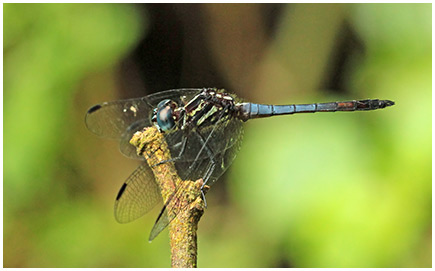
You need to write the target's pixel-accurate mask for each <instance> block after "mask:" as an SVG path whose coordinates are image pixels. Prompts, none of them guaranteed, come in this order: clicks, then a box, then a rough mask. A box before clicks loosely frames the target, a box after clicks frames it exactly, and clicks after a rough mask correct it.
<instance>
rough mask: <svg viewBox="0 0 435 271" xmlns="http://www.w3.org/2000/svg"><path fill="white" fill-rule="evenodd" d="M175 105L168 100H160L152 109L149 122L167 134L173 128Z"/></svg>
mask: <svg viewBox="0 0 435 271" xmlns="http://www.w3.org/2000/svg"><path fill="white" fill-rule="evenodd" d="M176 108H177V104H176V103H175V102H174V101H172V100H169V99H165V100H162V101H161V102H160V103H159V104H158V105H157V107H156V108H155V109H154V113H153V117H152V118H151V121H152V122H153V123H154V125H156V126H157V127H158V128H159V130H160V131H161V132H168V131H170V130H172V129H173V128H174V127H175V121H176V116H175V114H174V112H175V109H176Z"/></svg>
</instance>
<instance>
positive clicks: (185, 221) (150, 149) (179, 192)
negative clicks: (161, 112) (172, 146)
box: [130, 127, 205, 267]
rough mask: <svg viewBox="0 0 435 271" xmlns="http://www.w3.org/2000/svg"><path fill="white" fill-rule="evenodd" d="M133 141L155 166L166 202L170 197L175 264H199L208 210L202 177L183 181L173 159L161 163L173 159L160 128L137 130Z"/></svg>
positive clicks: (173, 263)
mask: <svg viewBox="0 0 435 271" xmlns="http://www.w3.org/2000/svg"><path fill="white" fill-rule="evenodd" d="M130 143H131V144H133V145H134V146H135V147H136V149H137V153H138V154H139V155H141V156H143V157H145V159H146V161H147V163H148V165H149V166H150V168H151V169H152V171H153V173H154V176H155V179H156V182H157V184H158V185H159V187H160V191H161V194H162V198H163V202H165V203H167V202H168V200H169V199H170V201H169V204H168V205H167V206H166V211H167V215H168V219H169V221H170V220H171V219H172V218H174V220H173V221H172V222H171V223H170V224H169V237H170V245H171V255H172V256H171V263H172V267H196V265H197V229H198V222H199V220H200V218H201V216H202V214H203V213H204V209H205V205H204V201H203V200H202V197H201V196H200V193H201V190H200V188H201V186H202V184H203V181H202V179H199V180H195V181H192V180H181V179H180V177H179V176H178V174H177V170H176V169H175V165H174V163H173V162H165V163H160V162H162V161H168V160H171V155H170V151H169V149H168V145H167V143H166V141H165V138H164V136H163V134H162V133H160V132H159V131H158V129H157V128H156V127H147V128H144V130H143V131H139V132H136V133H135V134H134V136H133V137H132V139H131V141H130ZM174 193H176V194H174ZM157 233H158V232H157ZM151 234H153V233H151Z"/></svg>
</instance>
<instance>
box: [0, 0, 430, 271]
mask: <svg viewBox="0 0 435 271" xmlns="http://www.w3.org/2000/svg"><path fill="white" fill-rule="evenodd" d="M431 9H432V5H431V4H4V5H3V15H4V21H3V23H4V25H3V29H4V36H3V54H4V62H3V67H4V74H3V76H4V84H3V88H4V94H3V98H4V101H3V106H4V108H3V113H4V119H3V120H4V126H3V127H4V133H3V138H4V145H3V146H4V154H3V158H4V161H3V166H4V173H3V180H4V182H3V241H4V242H3V260H4V267H169V266H170V255H169V245H168V237H167V231H166V230H165V231H164V232H162V234H161V235H160V236H158V237H157V238H156V239H155V240H154V241H153V242H152V243H148V242H147V238H148V234H149V232H150V230H151V228H152V226H153V223H154V221H155V218H156V216H157V214H158V212H159V210H160V209H159V208H155V209H154V210H153V211H151V212H150V213H149V214H146V215H145V216H144V217H143V218H141V219H138V220H137V221H134V222H132V223H129V224H123V225H121V224H118V223H117V222H116V221H115V219H114V217H113V203H114V199H115V196H116V193H117V191H118V189H119V188H120V186H121V185H122V183H123V182H124V180H125V179H126V178H127V177H128V176H129V174H130V173H131V172H132V171H133V170H134V169H135V168H136V166H137V165H138V163H139V162H138V161H134V160H130V159H128V158H126V157H124V156H122V154H121V153H120V152H119V151H118V142H112V141H110V140H105V139H101V138H97V137H96V136H94V135H93V134H92V133H90V132H89V131H87V130H86V127H85V125H84V116H85V113H86V110H87V109H88V108H89V107H91V106H92V105H94V104H97V103H101V102H104V101H110V100H116V99H122V98H132V97H140V96H145V95H148V94H151V93H155V92H158V91H163V90H167V89H175V88H185V87H222V88H225V89H227V90H228V91H230V92H232V93H235V94H237V95H238V96H239V97H241V98H243V99H245V100H247V101H252V102H258V103H274V104H286V103H313V102H329V101H336V100H350V99H366V98H380V99H390V100H393V101H395V102H396V105H395V106H394V107H391V108H388V109H385V110H377V111H373V112H356V113H330V114H329V113H328V114H326V113H318V114H304V115H298V116H284V117H276V118H270V119H261V120H253V121H249V122H247V123H246V125H245V133H244V134H245V135H244V141H243V144H242V149H241V151H240V153H239V154H238V156H237V158H236V159H235V162H234V164H233V166H231V167H230V169H229V170H228V172H227V173H226V174H225V175H224V176H223V177H222V178H221V179H220V180H219V181H218V182H217V183H216V184H215V185H214V186H213V187H212V189H211V190H210V192H209V193H208V194H207V201H208V205H209V207H208V209H207V210H206V213H205V215H204V216H203V218H202V219H201V222H200V224H199V237H198V243H199V257H198V265H199V267H431V266H432V261H431V255H432V208H431V206H432V205H431V204H432V192H431V191H432V183H431V178H432V177H431V176H432V169H431V165H432V160H431V136H432V135H431V131H432V126H431V111H432V103H431V100H432V99H431V98H432V96H431V95H432V93H431V87H432V81H431V78H432V76H431V65H432V62H431V59H432V54H431V48H432V43H431V41H432V36H431V33H432V29H431V23H432V22H431V21H432V17H431Z"/></svg>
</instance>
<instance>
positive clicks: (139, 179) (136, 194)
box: [115, 164, 162, 223]
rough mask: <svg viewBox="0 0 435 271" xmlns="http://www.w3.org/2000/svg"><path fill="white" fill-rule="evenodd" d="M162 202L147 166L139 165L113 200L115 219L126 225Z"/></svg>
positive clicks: (152, 175)
mask: <svg viewBox="0 0 435 271" xmlns="http://www.w3.org/2000/svg"><path fill="white" fill-rule="evenodd" d="M161 200H162V196H161V195H160V190H159V187H158V185H157V183H156V182H155V179H154V174H153V173H152V171H151V169H150V167H149V166H148V165H147V164H143V165H140V166H139V167H138V168H137V169H136V170H135V171H134V172H133V173H132V174H131V175H130V176H129V177H128V178H127V180H126V181H125V183H124V184H123V185H122V186H121V189H120V190H119V192H118V195H117V196H116V200H115V219H116V221H118V222H119V223H128V222H130V221H133V220H135V219H137V218H139V217H141V216H143V215H144V214H145V213H147V212H148V211H150V210H151V209H152V208H153V207H154V206H155V205H156V204H157V203H158V202H160V201H161Z"/></svg>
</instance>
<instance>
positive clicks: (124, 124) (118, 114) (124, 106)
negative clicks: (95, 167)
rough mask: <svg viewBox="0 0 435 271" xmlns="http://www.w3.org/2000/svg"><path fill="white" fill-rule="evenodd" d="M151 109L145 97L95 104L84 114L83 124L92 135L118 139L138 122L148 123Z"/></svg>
mask: <svg viewBox="0 0 435 271" xmlns="http://www.w3.org/2000/svg"><path fill="white" fill-rule="evenodd" d="M151 113H152V107H151V105H150V104H148V102H147V98H146V97H142V98H135V99H128V100H119V101H113V102H106V103H102V104H97V105H94V106H93V107H91V108H90V109H89V110H88V112H87V113H86V117H85V123H86V126H87V127H88V129H89V130H90V131H91V132H93V133H94V134H96V135H98V136H101V137H106V138H111V139H118V140H119V139H120V138H121V136H122V135H123V134H124V132H125V131H126V130H127V128H128V127H129V126H130V125H132V124H133V123H135V122H137V121H140V120H147V121H148V124H149V123H150V114H151Z"/></svg>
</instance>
